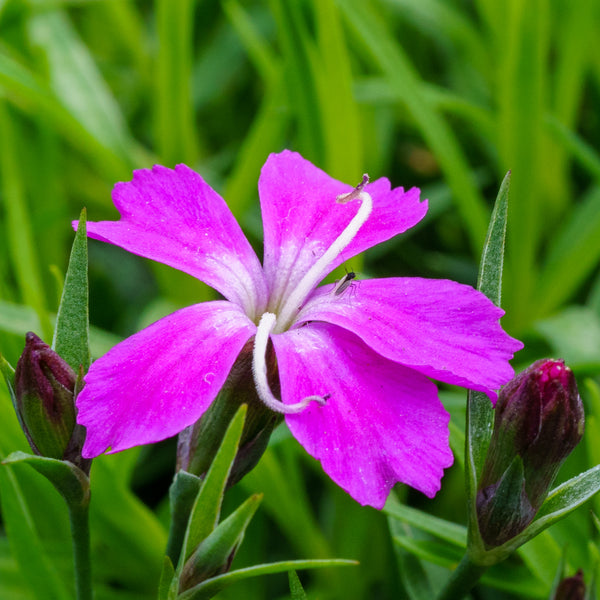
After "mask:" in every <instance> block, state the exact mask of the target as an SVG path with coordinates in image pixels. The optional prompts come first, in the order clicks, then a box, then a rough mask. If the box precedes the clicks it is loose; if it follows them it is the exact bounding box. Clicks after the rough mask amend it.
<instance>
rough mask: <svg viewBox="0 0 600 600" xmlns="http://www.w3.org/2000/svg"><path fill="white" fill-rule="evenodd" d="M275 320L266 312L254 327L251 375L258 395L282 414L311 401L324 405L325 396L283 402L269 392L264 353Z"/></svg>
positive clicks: (301, 408)
mask: <svg viewBox="0 0 600 600" xmlns="http://www.w3.org/2000/svg"><path fill="white" fill-rule="evenodd" d="M276 321H277V316H276V315H274V314H273V313H269V312H266V313H264V314H263V315H262V317H261V318H260V323H259V324H258V328H257V329H256V336H255V338H254V350H253V353H252V375H253V376H254V384H255V385H256V392H257V394H258V397H259V398H260V399H261V400H262V402H263V403H264V404H265V405H266V406H267V407H268V408H270V409H271V410H273V411H275V412H278V413H282V414H284V415H293V414H296V413H299V412H302V411H303V410H304V409H305V408H306V407H307V406H308V405H309V404H310V403H311V402H316V403H317V404H319V405H321V406H324V405H325V404H326V403H327V397H323V396H307V397H306V398H303V399H302V400H300V402H296V403H295V404H284V403H283V402H281V401H280V400H277V398H275V396H274V395H273V392H271V388H270V387H269V382H268V378H267V361H266V355H267V344H268V343H269V335H270V333H271V331H272V330H273V327H274V325H275V322H276Z"/></svg>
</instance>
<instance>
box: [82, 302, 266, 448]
mask: <svg viewBox="0 0 600 600" xmlns="http://www.w3.org/2000/svg"><path fill="white" fill-rule="evenodd" d="M255 331H256V326H255V325H254V324H253V323H252V322H251V321H250V320H249V319H248V317H246V315H245V314H244V313H243V312H242V311H241V309H240V308H239V307H238V306H236V305H235V304H232V303H231V302H226V301H216V302H204V303H203V304H196V305H194V306H190V307H187V308H183V309H181V310H179V311H177V312H175V313H173V314H171V315H168V316H166V317H164V318H163V319H161V320H160V321H157V322H156V323H154V324H152V325H150V326H149V327H147V328H146V329H143V330H142V331H140V332H138V333H136V334H135V335H133V336H131V337H129V338H127V339H126V340H124V341H123V342H121V343H119V344H117V345H116V346H115V347H114V348H113V349H112V350H110V351H109V352H108V353H107V354H105V355H104V356H102V357H101V358H99V359H98V360H97V361H95V362H94V363H93V364H92V366H91V368H90V370H89V372H88V374H87V375H86V376H85V386H84V388H83V390H82V392H81V393H80V394H79V396H78V398H77V408H78V415H77V421H78V422H79V423H81V424H82V425H84V426H86V427H87V437H86V441H85V446H84V449H83V455H84V456H85V457H86V458H90V457H93V456H97V455H99V454H102V452H104V451H105V450H106V449H107V448H109V447H110V448H111V452H117V451H119V450H125V449H126V448H131V447H133V446H138V445H140V444H148V443H151V442H157V441H159V440H163V439H165V438H168V437H170V436H172V435H175V434H176V433H179V432H180V431H181V430H183V429H185V428H186V427H187V426H188V425H191V424H192V423H194V422H195V421H196V420H198V419H199V418H200V417H201V416H202V414H203V413H204V411H205V410H206V409H207V408H208V406H209V405H210V403H211V402H212V401H213V400H214V399H215V397H216V396H217V394H218V393H219V390H220V389H221V387H222V385H223V383H224V382H225V379H226V378H227V375H228V374H229V371H230V369H231V367H232V365H233V363H234V362H235V360H236V358H237V356H238V355H239V353H240V350H241V349H242V347H243V346H244V344H245V343H246V342H247V341H248V339H249V338H250V337H251V336H252V335H254V332H255Z"/></svg>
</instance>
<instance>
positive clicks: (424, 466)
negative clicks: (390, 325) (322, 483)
mask: <svg viewBox="0 0 600 600" xmlns="http://www.w3.org/2000/svg"><path fill="white" fill-rule="evenodd" d="M271 339H272V340H273V344H274V346H275V353H276V355H277V362H278V365H279V377H280V380H281V394H282V400H283V402H284V403H286V404H291V403H294V402H298V401H300V400H301V399H302V398H303V397H305V396H309V395H313V394H325V393H328V394H330V397H329V398H328V400H327V405H326V406H323V407H320V406H317V405H316V404H315V403H312V404H310V405H309V406H308V407H307V408H306V409H305V410H304V411H303V412H302V413H300V414H297V415H287V416H286V418H285V420H286V423H287V425H288V427H289V428H290V431H291V432H292V434H293V435H294V437H295V438H296V439H297V440H298V441H299V442H300V444H302V446H304V448H305V449H306V450H307V451H308V453H309V454H311V455H312V456H313V457H315V458H316V459H318V460H320V461H321V464H322V466H323V470H324V471H325V472H326V473H327V474H328V475H329V476H330V477H331V479H333V481H335V482H336V483H337V484H338V485H339V486H340V487H342V488H343V489H344V490H346V491H347V492H348V493H349V494H350V495H351V496H352V497H353V498H354V499H355V500H356V501H357V502H359V503H361V504H363V505H366V504H368V505H371V506H374V507H375V508H382V507H383V505H384V504H385V500H386V498H387V496H388V494H389V491H390V489H391V488H392V486H393V485H394V484H395V483H396V482H398V481H401V482H403V483H406V484H408V485H411V486H412V487H414V488H416V489H418V490H420V491H422V492H423V493H424V494H426V495H427V496H430V497H431V496H434V495H435V493H436V492H437V491H438V490H439V489H440V482H441V478H442V475H443V469H444V468H446V467H449V466H450V465H451V464H452V461H453V457H452V452H451V451H450V448H449V444H448V422H449V415H448V413H447V412H446V410H445V409H444V407H443V406H442V404H441V402H440V401H439V399H438V395H437V389H436V386H435V385H434V384H433V383H432V382H431V381H429V380H428V379H427V378H426V377H425V376H423V375H421V374H420V373H418V372H417V371H414V370H412V369H409V368H406V367H403V366H401V365H398V364H396V363H394V362H392V361H389V360H386V359H385V358H383V357H381V356H379V355H378V354H376V353H375V352H373V351H372V350H371V349H370V348H368V347H367V346H366V345H365V344H364V343H363V342H362V341H361V340H360V339H359V338H357V337H356V336H355V335H353V334H352V333H349V332H347V331H345V330H344V329H341V328H339V327H336V326H334V325H328V324H324V323H311V324H308V325H306V326H305V327H300V328H298V329H294V330H291V331H287V332H285V333H281V334H277V335H273V336H272V338H271Z"/></svg>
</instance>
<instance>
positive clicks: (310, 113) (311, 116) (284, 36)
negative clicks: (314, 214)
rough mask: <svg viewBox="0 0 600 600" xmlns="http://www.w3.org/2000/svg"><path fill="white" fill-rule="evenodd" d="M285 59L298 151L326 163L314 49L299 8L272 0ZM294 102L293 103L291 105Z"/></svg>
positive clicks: (287, 86) (287, 85)
mask: <svg viewBox="0 0 600 600" xmlns="http://www.w3.org/2000/svg"><path fill="white" fill-rule="evenodd" d="M270 6H271V9H272V12H273V16H274V18H275V21H276V23H277V33H278V37H279V42H280V44H281V47H282V51H283V57H284V65H283V67H284V81H285V84H286V88H287V97H288V101H289V106H290V108H291V109H292V110H293V112H294V113H295V117H296V120H297V123H298V141H299V148H298V149H299V150H300V151H301V152H302V154H303V155H304V156H305V157H306V158H308V159H309V160H311V161H312V162H314V163H315V164H323V163H324V152H325V145H324V140H323V133H322V132H323V127H324V125H323V122H322V115H321V113H320V110H319V101H318V92H317V89H316V85H317V83H316V74H315V72H314V67H315V60H314V59H315V52H316V49H315V45H314V42H313V40H312V39H311V36H310V33H309V28H308V24H307V22H306V17H305V15H304V13H303V11H301V10H300V6H299V5H298V4H297V3H294V2H287V1H286V0H271V2H270ZM291 99H293V102H292V101H291Z"/></svg>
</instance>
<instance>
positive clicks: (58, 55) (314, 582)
mask: <svg viewBox="0 0 600 600" xmlns="http://www.w3.org/2000/svg"><path fill="white" fill-rule="evenodd" d="M599 31H600V1H599V0H578V1H577V2H576V3H575V2H570V1H568V0H507V1H506V2H497V0H472V1H467V0H370V1H369V0H272V1H268V2H266V1H265V2H263V1H259V0H245V1H242V0H222V1H217V0H195V1H194V0H156V1H155V2H149V1H146V2H133V1H127V0H78V1H77V0H74V1H66V0H64V1H61V0H28V1H26V0H0V348H1V350H2V353H3V354H4V355H5V356H6V357H7V359H8V360H9V361H11V362H12V363H13V365H14V364H15V363H16V360H17V358H18V356H19V354H20V352H21V350H22V347H23V343H24V334H25V332H26V331H28V330H34V331H36V332H37V333H39V334H40V335H42V336H43V337H44V338H45V340H46V341H47V342H50V340H51V337H52V319H53V315H54V312H55V311H56V308H57V305H58V300H59V297H60V292H61V286H62V279H63V276H64V271H65V269H66V265H67V261H68V253H69V248H70V244H71V242H72V238H73V232H72V229H71V226H70V222H71V221H72V220H73V219H76V218H77V217H78V215H79V211H80V210H81V208H82V207H84V206H85V207H87V210H88V217H89V219H90V220H102V219H107V218H116V217H117V213H116V211H115V209H114V207H113V206H112V202H111V197H110V192H111V188H112V186H113V184H114V183H115V182H116V181H123V180H129V179H130V178H131V172H132V170H133V169H135V168H142V167H149V166H151V165H152V164H154V163H160V164H163V165H166V166H173V165H175V164H176V163H179V162H184V163H186V164H188V165H190V166H191V167H192V168H194V169H195V170H197V171H198V172H199V173H201V174H202V175H203V177H205V179H206V180H207V181H208V182H209V183H210V184H211V185H212V186H213V187H214V188H215V189H217V190H218V191H219V192H220V193H221V194H222V195H223V196H224V198H225V199H226V201H227V203H228V204H229V206H230V207H231V209H232V211H233V212H234V214H235V215H236V216H237V218H238V219H239V221H240V223H241V224H242V227H243V229H244V230H245V232H246V233H247V235H248V237H249V238H250V240H251V241H252V243H253V244H254V246H255V248H256V249H257V252H258V253H259V255H260V254H261V241H262V231H261V223H260V213H259V208H258V202H257V179H258V174H259V171H260V167H261V165H262V164H263V163H264V161H265V159H266V157H267V155H268V154H269V153H270V152H277V151H279V150H281V149H283V148H290V149H293V150H296V151H299V152H300V153H301V154H303V155H304V156H305V157H306V158H308V159H309V160H311V161H312V162H313V163H315V164H316V165H317V166H319V167H321V168H323V169H324V170H325V171H327V172H328V173H330V174H331V175H333V176H334V177H337V178H339V179H342V180H344V181H346V182H348V183H351V184H355V183H358V181H359V180H360V177H361V175H362V173H363V172H368V173H369V174H370V175H371V177H372V178H377V177H380V176H386V177H388V178H389V179H390V180H391V182H392V184H393V185H394V186H404V187H406V188H408V187H412V186H415V185H416V186H419V187H421V188H422V190H423V195H424V196H425V197H427V198H429V199H430V211H429V214H428V215H427V217H426V219H425V220H424V221H423V223H422V224H420V225H419V227H417V228H415V230H413V231H411V232H409V233H407V234H405V235H403V236H400V237H399V238H397V239H395V240H392V241H390V242H388V243H386V244H383V245H382V246H380V247H378V248H376V249H373V250H372V251H370V252H368V253H366V255H365V256H364V259H363V262H360V261H357V263H354V262H353V263H352V265H351V267H352V268H353V269H354V270H356V271H360V273H361V277H366V276H377V277H379V276H402V275H419V276H428V277H447V278H451V279H455V280H458V281H461V282H465V283H471V284H474V283H475V279H476V274H477V266H478V261H479V256H480V252H481V247H482V243H483V239H484V235H485V232H486V228H487V222H488V219H489V216H490V213H491V206H492V202H493V199H494V198H495V195H496V192H497V190H498V188H499V185H500V182H501V181H502V178H503V176H504V174H505V173H506V171H507V170H511V171H512V185H511V199H510V207H509V231H508V240H507V249H506V262H505V274H504V294H503V302H502V304H503V308H504V309H505V310H506V311H507V314H506V316H505V317H504V319H503V325H504V326H505V328H506V329H507V330H508V331H509V332H510V333H512V334H513V335H515V336H517V337H520V338H521V339H522V340H523V341H524V342H525V343H526V349H525V350H524V351H522V352H521V353H520V355H519V356H518V357H517V360H516V363H515V366H516V367H517V368H518V367H521V366H523V365H525V364H528V363H530V362H532V361H533V360H535V359H537V358H540V357H542V356H548V355H554V356H556V357H562V358H565V359H566V360H567V363H568V364H569V365H570V366H571V367H572V368H573V369H574V370H575V372H576V374H577V375H578V378H579V383H580V388H581V391H582V395H583V396H584V401H585V402H586V409H587V415H588V418H587V433H586V437H585V438H584V442H583V443H582V445H581V447H580V448H579V449H578V450H577V451H576V453H575V455H574V456H572V457H571V459H570V460H569V462H568V463H567V465H566V467H565V469H564V470H563V471H564V476H563V477H566V476H570V475H573V474H575V473H577V472H579V471H581V470H583V469H585V468H588V467H589V466H592V465H595V464H597V463H599V462H600V445H599V443H598V442H597V440H598V439H600V437H599V435H600V431H599V426H598V422H597V416H596V415H597V414H598V411H600V396H599V394H598V392H597V390H598V388H597V384H596V379H597V376H598V373H599V372H600V277H599V275H600V271H599V269H598V265H599V260H598V259H599V256H600V187H599V182H600V155H599V153H598V150H597V148H598V145H599V140H600V120H599V116H600V112H599V111H598V109H597V107H598V103H599V100H600V52H598V32H599ZM90 286H91V309H90V310H91V321H92V325H93V326H94V330H93V337H92V342H93V347H92V351H93V353H94V355H95V356H98V355H100V354H101V353H103V352H105V351H106V350H107V349H108V348H110V347H111V345H113V344H114V343H115V342H116V341H118V340H119V339H120V338H122V337H124V336H126V335H129V334H131V333H133V332H134V331H137V330H138V329H140V328H142V327H143V326H145V325H147V324H148V323H150V322H152V321H153V320H155V319H157V318H159V317H161V316H163V315H164V314H167V313H168V312H171V311H172V310H173V309H175V308H177V307H180V306H184V305H187V304H191V303H194V302H199V301H203V300H206V299H209V298H212V297H213V292H212V290H210V289H208V288H207V287H206V286H204V285H202V284H200V283H199V282H197V281H195V280H193V279H192V278H190V277H189V276H187V275H184V274H181V273H178V272H175V271H173V270H171V269H168V268H166V267H164V266H162V265H156V264H151V263H150V262H149V261H145V260H143V259H140V258H138V257H134V256H132V255H129V254H127V253H126V252H124V251H121V250H119V249H117V248H113V247H109V246H106V245H103V244H100V243H97V242H92V243H91V244H90ZM443 397H444V400H445V401H446V405H447V407H448V409H449V410H450V411H451V413H452V416H453V421H452V442H453V448H454V449H455V451H456V454H457V465H456V466H455V467H453V468H452V469H451V470H450V471H449V472H448V473H447V475H446V477H445V479H444V487H443V489H442V492H441V493H440V494H439V495H438V497H437V498H436V499H435V500H434V501H427V500H426V499H424V498H423V497H421V496H420V495H418V494H416V493H414V494H413V493H412V492H410V491H408V490H406V489H404V490H400V497H401V498H402V499H403V500H404V501H406V502H408V503H411V504H413V505H415V506H418V507H420V508H422V509H424V510H426V511H428V512H430V513H433V514H437V515H439V516H442V517H446V518H448V519H450V520H453V521H456V522H463V521H464V518H465V508H464V492H463V479H462V478H463V473H462V470H461V469H462V467H461V460H460V459H461V456H460V454H461V444H462V437H461V436H462V435H463V434H462V431H463V428H464V424H463V420H464V393H462V392H456V391H452V390H448V391H445V392H444V393H443ZM0 401H1V402H0V403H1V407H2V408H1V411H2V416H1V420H0V423H1V425H0V428H1V433H0V451H1V453H2V454H3V455H4V454H7V453H9V452H11V451H12V450H15V449H18V448H22V449H24V438H23V437H22V434H21V433H20V432H19V431H18V427H17V425H16V421H15V420H14V417H13V416H12V415H11V410H12V407H11V406H10V402H9V400H8V396H7V394H6V392H5V390H4V388H2V389H1V390H0ZM425 451H426V450H425ZM173 462H174V458H173V444H172V443H169V442H166V443H164V444H161V445H158V446H155V447H153V448H144V449H141V450H139V449H138V450H134V451H130V452H126V453H123V454H121V455H118V456H112V457H104V458H102V459H100V460H97V461H95V467H94V471H92V477H93V490H94V492H93V493H94V499H93V505H94V511H95V513H94V523H93V527H94V529H93V532H92V536H93V542H94V544H95V546H94V552H95V577H96V579H97V585H98V598H99V599H102V598H117V599H119V598H123V599H135V598H152V597H154V595H155V594H154V590H155V589H156V583H157V577H158V574H159V570H160V561H161V557H162V552H163V551H164V543H165V524H166V523H167V522H168V509H167V505H166V500H165V494H166V490H167V487H168V484H169V481H170V478H171V476H172V469H173ZM12 472H13V471H11V473H12ZM284 474H285V475H284ZM11 477H12V476H11ZM14 477H15V478H14V479H11V481H12V484H11V485H12V486H13V487H11V489H12V490H15V489H17V490H20V492H21V493H22V496H19V495H18V494H17V496H16V497H17V498H21V501H22V502H23V504H22V506H23V507H24V508H25V509H26V513H27V514H28V515H29V517H28V518H30V519H31V522H32V524H33V525H34V527H35V528H36V529H37V531H38V533H39V541H40V544H41V548H46V549H47V548H56V547H59V548H60V549H61V550H60V551H59V552H54V551H53V552H51V555H49V556H48V557H47V558H48V560H50V561H52V562H53V563H54V564H55V566H56V568H57V569H59V571H60V572H61V573H64V577H65V579H68V577H69V569H70V566H69V561H70V555H69V545H68V538H67V536H66V535H65V532H66V530H67V529H66V515H65V514H64V513H63V507H62V506H61V503H60V499H59V498H58V496H56V494H55V493H54V491H53V490H51V489H48V488H47V486H46V485H44V484H43V482H40V481H38V480H37V478H36V477H35V476H34V475H33V474H30V473H29V472H28V471H26V469H20V468H17V467H15V468H14ZM4 489H5V488H0V492H2V491H3V490H4ZM132 490H133V491H132ZM255 490H258V491H263V492H265V500H264V503H263V507H262V509H261V510H260V511H259V514H258V516H257V517H256V519H255V521H254V522H253V524H252V525H251V529H250V532H249V535H248V536H247V537H246V540H245V544H244V545H243V547H242V551H241V553H240V555H239V557H238V558H239V562H238V563H237V564H240V565H241V564H253V563H257V562H260V561H263V560H273V559H282V558H317V557H333V556H337V557H342V558H357V559H359V560H360V561H361V564H360V566H359V567H353V568H349V567H346V568H344V569H337V570H334V569H330V570H327V571H323V572H318V573H317V572H315V573H310V574H301V575H300V576H301V580H302V582H303V584H304V585H305V586H306V589H307V592H308V593H309V597H319V598H349V599H353V598H356V599H362V598H381V599H387V598H403V597H411V598H417V597H419V596H414V594H415V593H416V592H415V591H414V590H411V585H410V583H407V581H406V577H405V576H404V575H403V573H406V572H409V571H412V572H413V573H414V572H417V573H418V572H420V571H419V569H425V570H426V572H427V573H428V574H429V576H430V580H431V582H432V584H433V585H434V586H435V585H439V582H441V581H443V579H444V577H445V576H446V575H447V573H448V572H447V571H446V570H445V568H444V567H448V566H452V565H453V564H455V562H456V560H457V557H460V552H459V551H458V550H457V549H456V548H455V547H452V546H451V545H449V544H447V543H446V544H443V543H440V542H439V541H432V540H431V539H429V538H428V537H427V536H425V535H424V534H422V533H421V532H419V531H418V530H417V529H415V528H413V527H411V526H409V525H408V524H406V523H405V522H402V523H400V521H398V520H395V519H391V518H390V519H389V521H388V518H386V516H385V515H384V514H382V513H377V512H376V511H374V510H372V509H365V508H361V507H359V506H358V505H356V503H354V502H353V501H352V500H351V499H350V498H348V497H347V496H346V495H345V494H344V493H343V492H342V491H341V490H339V489H337V488H336V487H335V486H334V485H333V484H332V483H331V482H329V480H328V479H327V478H325V477H323V476H322V474H321V472H320V467H319V465H318V464H316V463H315V461H313V460H312V459H310V458H309V457H307V456H306V454H305V453H304V451H303V450H302V449H301V448H299V446H298V445H297V444H296V443H295V442H294V441H293V440H292V439H291V438H290V436H289V434H287V433H286V431H285V429H280V430H279V431H278V432H277V434H276V436H275V437H274V439H273V440H272V443H271V447H270V449H269V451H268V452H267V454H266V455H265V457H264V458H263V460H262V462H261V464H260V466H259V467H258V468H257V469H256V470H255V471H254V472H253V473H252V474H251V475H250V476H248V477H247V478H246V479H245V480H244V481H243V482H242V483H241V484H240V485H239V486H237V488H234V489H233V490H232V491H231V496H232V499H233V500H234V501H235V500H238V501H239V500H240V499H241V498H244V497H245V495H247V494H248V493H249V492H251V491H255ZM0 496H2V501H3V502H4V503H6V502H7V500H6V498H5V496H6V494H5V493H0ZM594 506H595V507H596V511H598V510H600V504H598V503H597V504H596V505H594ZM5 533H6V532H5ZM9 533H10V532H9ZM541 537H542V538H543V539H540V538H538V539H536V540H534V542H532V543H530V544H528V545H527V546H526V547H525V549H523V551H522V552H521V553H520V554H519V556H518V557H515V559H514V561H512V564H511V565H510V570H509V571H506V569H508V567H507V566H506V565H503V566H501V567H499V568H497V569H495V570H493V571H492V572H491V573H490V576H489V577H488V579H487V581H486V582H485V584H482V586H480V588H479V591H478V594H479V595H478V596H477V597H479V598H505V597H506V598H509V597H524V598H529V597H534V598H543V597H547V594H548V590H549V587H550V584H551V581H552V578H553V576H554V572H555V570H556V568H557V565H558V562H559V559H560V556H561V552H562V549H563V546H564V544H565V542H568V554H567V557H568V562H569V565H570V566H572V567H573V568H576V567H583V568H584V570H585V575H586V578H587V579H589V578H590V576H591V575H592V572H593V571H594V570H595V561H596V560H597V555H598V552H597V549H596V543H595V541H594V540H595V539H596V537H597V531H596V530H595V528H594V527H593V525H592V523H591V521H590V518H589V511H586V509H581V510H579V511H577V512H576V513H575V514H574V515H573V516H571V517H570V518H569V519H568V520H567V522H566V523H565V524H560V525H559V526H557V527H554V528H553V529H552V530H551V532H546V533H545V534H544V535H543V536H541ZM57 544H58V546H57ZM13 555H14V548H13V550H12V553H11V549H10V548H9V545H8V542H7V539H6V536H4V537H0V598H11V599H12V598H15V599H19V598H23V599H29V598H33V597H34V596H32V595H31V592H30V591H28V586H27V582H26V578H24V577H23V573H22V572H21V571H19V568H18V566H17V562H16V561H15V559H14V556H13ZM433 563H436V564H437V565H438V566H434V565H433ZM507 573H508V575H507ZM423 581H425V578H423ZM286 589H287V579H286V578H285V577H284V576H273V577H271V578H262V579H257V580H253V581H250V582H249V583H246V584H243V585H241V586H239V588H236V587H232V588H231V589H230V590H228V591H227V592H223V593H222V594H221V596H219V597H222V598H228V599H229V598H230V599H235V598H244V599H250V600H251V599H253V598H256V599H259V598H278V597H282V598H285V597H289V592H286ZM498 589H500V590H501V591H498ZM511 594H512V595H511ZM421 597H426V596H421Z"/></svg>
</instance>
